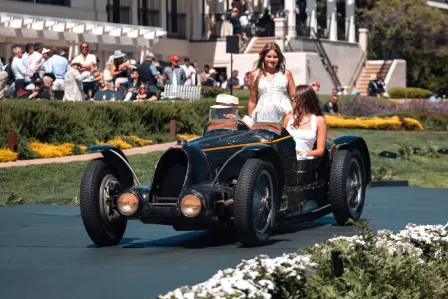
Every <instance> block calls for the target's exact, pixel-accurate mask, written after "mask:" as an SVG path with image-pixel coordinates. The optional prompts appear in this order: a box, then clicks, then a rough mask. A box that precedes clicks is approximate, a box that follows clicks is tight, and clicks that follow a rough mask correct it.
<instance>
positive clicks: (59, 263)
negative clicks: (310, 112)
mask: <svg viewBox="0 0 448 299" xmlns="http://www.w3.org/2000/svg"><path fill="white" fill-rule="evenodd" d="M447 211H448V190H441V189H423V188H414V187H389V188H382V187H378V188H370V189H369V190H368V191H367V202H366V206H365V210H364V214H363V216H365V217H367V218H368V219H369V221H370V222H371V224H372V226H373V227H374V229H391V230H399V229H402V228H404V226H405V225H406V224H408V223H416V224H445V223H447V222H448V217H447ZM79 214H80V213H79V208H78V207H58V206H44V205H24V206H13V207H1V208H0V298H4V299H15V298H20V299H23V298H42V299H53V298H58V299H59V298H65V299H69V298H108V299H113V298H120V299H122V298H157V295H159V294H164V293H166V292H168V291H170V290H173V289H175V288H177V287H180V286H183V285H187V284H188V285H191V284H196V283H199V282H203V281H205V280H207V279H208V278H210V277H211V276H212V275H213V274H215V273H216V272H217V271H218V270H219V269H224V268H234V267H235V266H236V265H237V264H238V263H239V262H240V261H241V259H250V258H253V257H254V256H256V255H258V254H267V255H269V256H272V257H274V256H279V255H281V254H283V253H287V252H294V251H296V250H297V249H298V248H300V247H306V246H310V245H313V244H315V243H319V242H322V241H325V240H327V239H329V238H331V237H333V236H337V235H353V234H354V233H355V231H354V228H353V227H339V226H336V225H335V224H334V223H335V221H334V218H333V216H332V215H328V216H325V217H323V218H321V219H319V220H318V221H314V222H308V223H304V224H301V225H296V226H293V227H289V228H287V229H284V230H282V231H279V232H277V233H276V235H275V236H273V237H272V242H271V244H270V245H267V246H265V247H261V248H241V247H240V245H239V244H238V243H236V242H235V241H234V240H233V239H232V237H231V236H229V235H228V234H225V233H223V232H221V233H215V234H211V233H209V232H176V231H174V230H173V229H172V228H171V227H167V226H156V225H144V224H141V223H140V222H135V221H134V222H131V223H129V225H128V229H127V231H126V233H125V236H124V239H123V241H122V244H120V245H119V246H116V247H109V248H95V246H94V245H93V244H92V242H91V241H90V239H89V238H88V236H87V234H86V233H85V231H84V227H83V225H82V221H81V217H80V215H79Z"/></svg>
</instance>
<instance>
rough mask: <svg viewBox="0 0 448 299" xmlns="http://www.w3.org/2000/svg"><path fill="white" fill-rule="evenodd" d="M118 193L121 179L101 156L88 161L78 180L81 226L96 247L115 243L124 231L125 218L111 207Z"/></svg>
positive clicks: (119, 239) (118, 241)
mask: <svg viewBox="0 0 448 299" xmlns="http://www.w3.org/2000/svg"><path fill="white" fill-rule="evenodd" d="M121 192H122V190H121V185H120V182H119V181H118V179H117V177H116V176H115V174H114V173H113V172H112V171H111V170H110V168H109V166H108V165H107V164H106V163H105V162H104V161H103V160H102V159H97V160H93V161H91V162H90V163H89V165H88V166H87V168H86V169H85V171H84V174H83V177H82V180H81V186H80V195H79V199H80V208H81V217H82V221H83V224H84V227H85V229H86V231H87V234H88V235H89V237H90V239H91V240H92V241H93V242H94V243H95V244H96V245H98V246H114V245H117V244H118V243H120V241H121V238H122V237H123V234H124V232H125V230H126V225H127V220H126V218H124V217H123V216H122V215H120V214H119V213H118V211H117V210H116V209H115V208H114V205H115V199H114V198H115V197H116V196H117V195H118V194H120V193H121Z"/></svg>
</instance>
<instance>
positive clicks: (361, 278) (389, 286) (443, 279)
mask: <svg viewBox="0 0 448 299" xmlns="http://www.w3.org/2000/svg"><path fill="white" fill-rule="evenodd" d="M355 226H356V228H357V229H358V231H359V234H360V240H359V241H357V242H353V243H352V244H350V243H349V242H347V241H346V240H343V239H342V240H340V241H334V242H327V243H326V244H324V245H323V246H319V247H317V248H312V249H311V250H309V252H310V253H311V254H312V256H313V257H312V260H313V261H314V262H316V263H317V267H316V269H315V273H314V274H312V275H311V276H310V277H308V278H307V284H306V288H307V290H306V294H307V297H306V298H321V299H327V298H328V299H336V298H338V299H339V298H343V299H349V298H350V299H355V298H372V299H373V298H375V299H376V298H378V299H379V298H390V299H393V298H446V296H448V289H447V288H448V284H447V283H448V281H447V278H448V277H447V271H446V267H447V262H446V260H442V261H440V260H433V259H432V258H431V256H428V257H427V258H428V260H427V262H423V261H422V259H421V258H420V257H419V256H418V255H416V254H410V253H406V252H402V251H400V250H396V251H394V252H393V253H391V251H390V250H391V249H393V248H390V247H388V246H378V243H379V241H380V238H379V237H378V236H377V235H376V234H375V233H374V232H373V230H372V229H371V228H370V227H369V226H368V224H367V221H365V220H361V221H360V222H359V223H355ZM331 251H339V252H341V256H342V261H343V264H344V273H343V275H342V277H339V278H338V277H336V276H335V274H334V270H333V264H332V260H331Z"/></svg>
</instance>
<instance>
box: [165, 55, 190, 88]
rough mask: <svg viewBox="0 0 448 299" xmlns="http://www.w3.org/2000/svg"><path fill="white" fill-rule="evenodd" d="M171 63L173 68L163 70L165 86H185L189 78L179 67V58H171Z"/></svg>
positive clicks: (168, 67)
mask: <svg viewBox="0 0 448 299" xmlns="http://www.w3.org/2000/svg"><path fill="white" fill-rule="evenodd" d="M170 63H171V66H167V67H165V69H164V70H163V76H164V81H165V84H172V85H184V84H185V81H186V80H187V76H186V75H185V71H184V70H183V69H182V68H180V67H179V65H178V63H179V57H177V56H171V58H170Z"/></svg>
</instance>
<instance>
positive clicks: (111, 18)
mask: <svg viewBox="0 0 448 299" xmlns="http://www.w3.org/2000/svg"><path fill="white" fill-rule="evenodd" d="M130 10H131V9H130V7H129V6H114V5H107V6H106V11H107V21H108V22H110V23H121V24H131V13H130Z"/></svg>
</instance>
